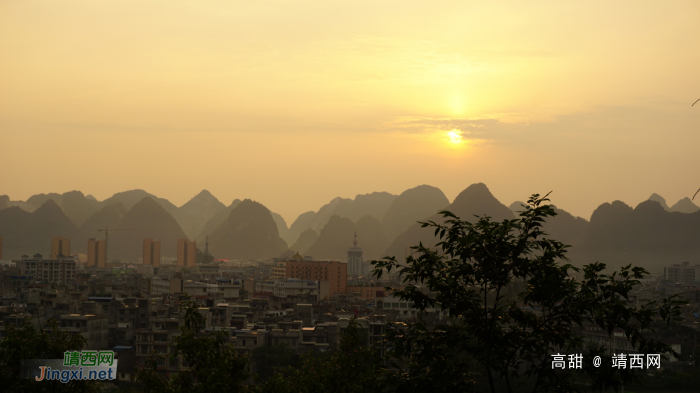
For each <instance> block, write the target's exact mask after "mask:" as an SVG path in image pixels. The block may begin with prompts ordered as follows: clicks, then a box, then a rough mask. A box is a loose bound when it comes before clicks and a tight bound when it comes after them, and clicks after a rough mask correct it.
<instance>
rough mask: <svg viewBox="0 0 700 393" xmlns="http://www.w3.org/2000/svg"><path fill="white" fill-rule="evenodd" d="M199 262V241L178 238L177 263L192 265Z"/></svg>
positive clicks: (179, 264)
mask: <svg viewBox="0 0 700 393" xmlns="http://www.w3.org/2000/svg"><path fill="white" fill-rule="evenodd" d="M196 262H197V242H196V241H194V242H191V241H189V240H188V239H177V265H178V266H186V267H192V266H195V265H196Z"/></svg>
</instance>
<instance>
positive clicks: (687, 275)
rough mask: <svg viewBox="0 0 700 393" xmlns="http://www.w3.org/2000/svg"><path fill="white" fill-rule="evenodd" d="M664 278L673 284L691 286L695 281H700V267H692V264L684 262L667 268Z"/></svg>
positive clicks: (665, 268)
mask: <svg viewBox="0 0 700 393" xmlns="http://www.w3.org/2000/svg"><path fill="white" fill-rule="evenodd" d="M664 277H665V278H666V279H667V280H671V281H673V282H679V283H682V284H691V283H692V282H694V281H700V265H695V266H690V262H683V263H677V264H674V265H672V266H666V267H664Z"/></svg>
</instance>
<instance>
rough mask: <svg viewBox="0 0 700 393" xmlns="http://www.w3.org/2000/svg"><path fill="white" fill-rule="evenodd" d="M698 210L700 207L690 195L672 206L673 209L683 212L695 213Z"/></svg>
mask: <svg viewBox="0 0 700 393" xmlns="http://www.w3.org/2000/svg"><path fill="white" fill-rule="evenodd" d="M698 210H700V207H698V206H697V205H696V204H694V203H693V201H691V200H690V198H688V197H685V198H683V199H681V200H680V201H678V202H676V204H675V205H673V206H672V207H671V211H674V212H681V213H695V212H696V211H698Z"/></svg>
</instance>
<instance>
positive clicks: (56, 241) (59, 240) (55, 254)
mask: <svg viewBox="0 0 700 393" xmlns="http://www.w3.org/2000/svg"><path fill="white" fill-rule="evenodd" d="M59 256H62V257H63V258H68V257H70V239H68V238H63V237H60V236H54V237H52V238H51V259H58V258H59Z"/></svg>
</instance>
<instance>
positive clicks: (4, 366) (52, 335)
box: [0, 319, 100, 393]
mask: <svg viewBox="0 0 700 393" xmlns="http://www.w3.org/2000/svg"><path fill="white" fill-rule="evenodd" d="M5 334H6V336H5V339H4V340H2V341H0V390H2V391H4V392H75V393H89V392H99V391H100V384H99V383H98V382H97V381H70V382H68V383H63V382H61V381H55V380H54V381H52V380H44V381H39V382H37V381H34V380H32V379H28V378H26V379H25V378H22V377H21V373H20V368H21V362H22V360H30V359H63V354H64V352H66V351H80V350H81V349H83V346H84V345H85V338H84V337H83V336H82V335H80V334H72V333H69V332H66V331H62V330H60V328H59V327H58V322H56V320H55V319H49V320H48V321H47V322H46V325H45V326H44V328H43V329H41V330H39V331H37V330H36V329H35V328H34V325H33V324H32V322H31V321H30V320H29V319H26V320H25V321H24V324H22V326H19V327H17V326H15V325H6V326H5Z"/></svg>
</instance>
